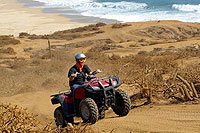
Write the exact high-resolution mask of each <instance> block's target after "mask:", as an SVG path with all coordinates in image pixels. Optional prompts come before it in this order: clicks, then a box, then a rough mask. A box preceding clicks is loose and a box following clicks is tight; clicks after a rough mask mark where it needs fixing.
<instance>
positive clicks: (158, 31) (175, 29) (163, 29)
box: [130, 24, 200, 42]
mask: <svg viewBox="0 0 200 133" xmlns="http://www.w3.org/2000/svg"><path fill="white" fill-rule="evenodd" d="M130 33H132V34H137V35H141V36H145V37H149V38H152V39H163V40H165V41H166V42H167V41H168V42H171V41H181V40H186V39H188V38H192V37H198V36H200V29H199V28H198V27H194V26H190V25H187V24H180V25H177V24H174V25H171V26H163V25H156V26H149V27H146V28H144V29H138V30H134V31H131V32H130Z"/></svg>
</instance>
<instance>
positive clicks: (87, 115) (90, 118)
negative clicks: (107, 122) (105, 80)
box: [79, 98, 99, 124]
mask: <svg viewBox="0 0 200 133" xmlns="http://www.w3.org/2000/svg"><path fill="white" fill-rule="evenodd" d="M79 110H80V115H81V118H82V119H83V121H84V122H88V123H91V124H94V123H96V122H97V120H98V116H99V113H98V107H97V105H96V103H95V102H94V100H93V99H91V98H85V99H83V100H82V101H81V102H80V105H79Z"/></svg>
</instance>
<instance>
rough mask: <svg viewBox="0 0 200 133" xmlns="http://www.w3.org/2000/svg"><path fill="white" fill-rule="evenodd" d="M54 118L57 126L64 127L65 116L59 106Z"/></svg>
mask: <svg viewBox="0 0 200 133" xmlns="http://www.w3.org/2000/svg"><path fill="white" fill-rule="evenodd" d="M54 118H55V122H56V125H57V126H61V127H65V126H66V123H65V116H64V113H63V110H62V107H61V106H59V107H57V108H56V109H55V111H54Z"/></svg>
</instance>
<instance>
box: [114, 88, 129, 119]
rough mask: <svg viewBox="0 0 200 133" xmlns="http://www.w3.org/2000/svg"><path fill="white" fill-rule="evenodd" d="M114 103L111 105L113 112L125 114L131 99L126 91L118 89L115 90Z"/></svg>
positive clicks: (127, 111) (120, 114)
mask: <svg viewBox="0 0 200 133" xmlns="http://www.w3.org/2000/svg"><path fill="white" fill-rule="evenodd" d="M115 94H116V95H115V105H114V106H112V109H113V111H114V112H115V114H117V115H119V116H126V115H127V114H128V113H129V111H130V109H131V101H130V98H129V96H128V95H127V93H126V92H124V91H123V90H121V89H119V90H116V91H115Z"/></svg>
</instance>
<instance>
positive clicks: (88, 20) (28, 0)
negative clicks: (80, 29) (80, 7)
mask: <svg viewBox="0 0 200 133" xmlns="http://www.w3.org/2000/svg"><path fill="white" fill-rule="evenodd" d="M17 1H18V2H19V3H23V4H25V6H24V7H25V8H31V9H34V8H36V9H37V8H39V9H42V11H43V12H44V13H53V14H59V15H60V16H64V17H67V18H69V19H70V21H71V22H78V23H83V24H96V23H99V22H103V23H106V24H111V23H116V22H119V21H117V20H113V19H103V18H98V17H92V16H83V15H81V14H80V13H79V12H77V11H76V10H74V9H71V8H58V7H56V8H45V7H44V4H43V3H41V2H38V1H32V0H17Z"/></svg>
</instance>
